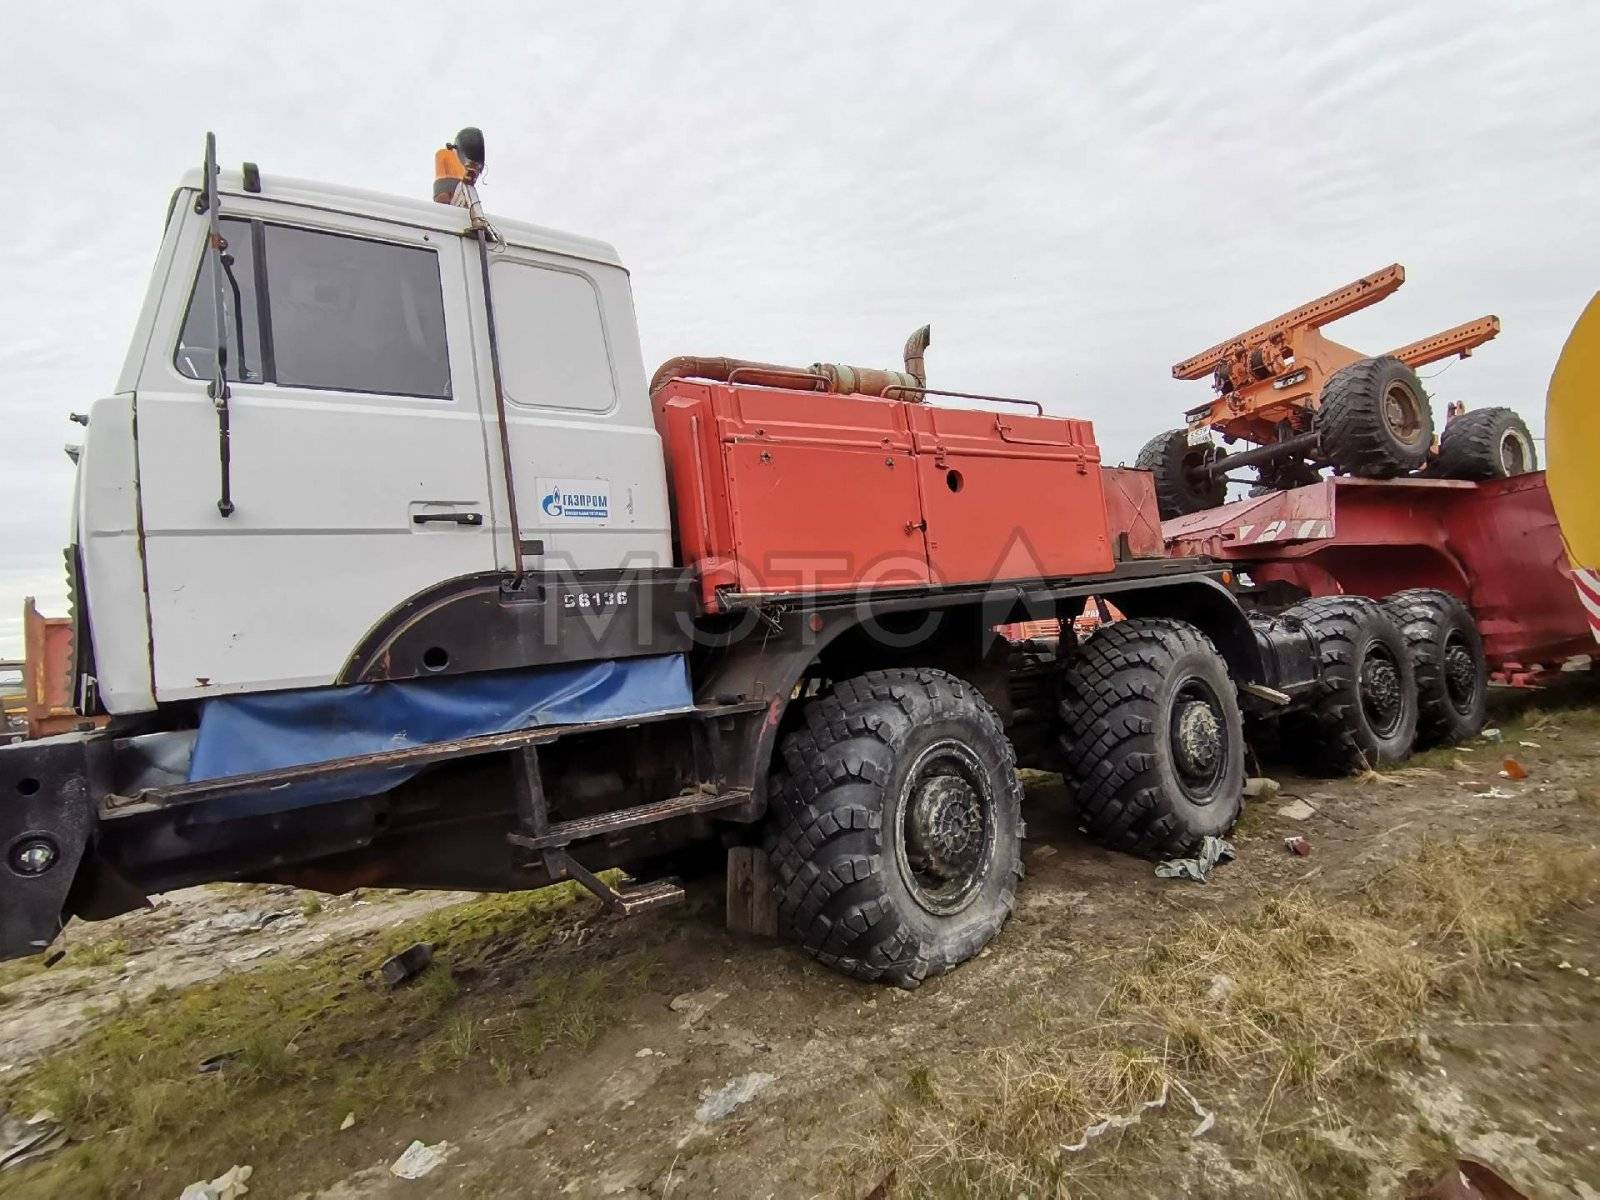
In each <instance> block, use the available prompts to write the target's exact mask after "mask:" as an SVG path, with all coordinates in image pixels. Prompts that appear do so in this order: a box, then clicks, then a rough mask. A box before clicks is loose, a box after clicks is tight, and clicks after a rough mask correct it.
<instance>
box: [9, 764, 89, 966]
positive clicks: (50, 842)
mask: <svg viewBox="0 0 1600 1200" xmlns="http://www.w3.org/2000/svg"><path fill="white" fill-rule="evenodd" d="M95 749H98V747H97V746H96V744H95V743H94V742H92V741H89V740H87V739H84V738H81V737H77V736H74V735H70V734H69V735H65V736H62V737H58V738H43V739H40V740H39V741H34V742H21V743H19V744H17V745H14V746H5V747H0V960H5V959H9V958H20V957H22V956H24V955H28V954H37V953H38V952H39V951H41V950H44V949H45V948H46V947H47V946H49V945H50V943H51V942H53V941H54V940H55V937H56V934H57V933H59V932H60V931H61V926H62V924H63V922H64V920H65V916H64V913H63V909H64V908H65V906H66V902H67V893H68V892H69V891H70V890H71V888H72V882H73V879H74V878H75V877H76V876H77V873H78V866H79V864H80V863H81V862H82V860H83V855H84V851H85V848H86V847H87V846H88V843H89V836H90V834H91V833H92V832H93V829H94V807H93V805H92V803H91V801H90V794H91V790H90V782H89V775H90V762H91V758H92V755H93V751H94V750H95Z"/></svg>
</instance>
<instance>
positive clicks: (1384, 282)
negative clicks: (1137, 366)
mask: <svg viewBox="0 0 1600 1200" xmlns="http://www.w3.org/2000/svg"><path fill="white" fill-rule="evenodd" d="M1405 281H1406V269H1405V268H1404V267H1403V266H1401V265H1400V264H1399V263H1391V264H1390V265H1389V266H1387V267H1384V268H1383V269H1382V270H1381V271H1374V272H1373V273H1372V274H1371V275H1367V276H1365V277H1363V278H1361V279H1358V280H1356V281H1355V282H1354V283H1349V284H1346V285H1345V286H1344V287H1342V288H1336V289H1335V290H1334V291H1331V292H1329V293H1328V294H1327V295H1326V296H1321V297H1318V298H1317V299H1315V300H1313V301H1311V302H1310V303H1309V304H1302V305H1301V306H1300V307H1299V308H1296V309H1292V310H1291V311H1289V312H1286V313H1284V314H1283V315H1282V316H1279V317H1274V318H1273V319H1272V320H1270V321H1265V322H1263V323H1262V324H1260V325H1257V326H1255V327H1254V328H1253V329H1250V330H1247V331H1246V332H1244V333H1241V334H1239V335H1237V336H1236V337H1231V338H1229V339H1228V340H1226V341H1223V342H1218V343H1217V344H1216V345H1215V346H1212V347H1211V348H1210V349H1209V350H1203V351H1201V352H1200V353H1199V354H1196V355H1194V356H1193V357H1192V358H1186V359H1184V360H1183V361H1182V362H1180V363H1178V364H1177V365H1176V366H1174V367H1173V368H1172V377H1173V378H1174V379H1202V378H1204V377H1206V376H1207V375H1209V376H1211V378H1212V383H1213V385H1214V386H1215V387H1216V389H1217V396H1216V398H1215V399H1214V400H1212V401H1211V402H1210V403H1209V404H1206V405H1203V406H1201V407H1199V408H1193V409H1190V410H1189V411H1188V412H1187V413H1185V414H1184V415H1185V417H1186V418H1187V421H1186V424H1187V426H1188V428H1189V429H1190V430H1191V431H1197V430H1202V429H1214V430H1216V431H1217V432H1218V433H1221V434H1222V435H1223V436H1224V437H1225V438H1227V439H1229V440H1232V439H1235V438H1242V439H1244V440H1246V441H1250V442H1256V443H1258V444H1261V445H1269V444H1271V443H1274V442H1278V441H1282V440H1284V439H1285V438H1287V437H1289V436H1291V435H1292V434H1294V433H1299V432H1303V431H1304V430H1306V429H1308V428H1309V427H1310V417H1311V414H1312V413H1313V412H1315V410H1316V408H1317V406H1318V405H1319V403H1320V402H1321V396H1322V388H1323V385H1324V384H1325V383H1326V382H1327V381H1328V380H1329V379H1330V378H1332V376H1333V375H1334V373H1335V372H1337V371H1339V370H1340V369H1341V368H1343V367H1347V366H1349V365H1351V364H1352V363H1355V362H1358V361H1360V360H1361V359H1363V358H1365V357H1367V356H1366V355H1364V354H1362V353H1361V352H1360V351H1359V350H1352V349H1351V348H1350V347H1349V346H1343V345H1340V344H1339V343H1338V342H1335V341H1333V340H1332V339H1331V338H1327V337H1324V336H1323V334H1322V327H1323V326H1324V325H1328V324H1331V323H1332V322H1334V321H1337V320H1339V318H1341V317H1347V316H1349V315H1350V314H1351V313H1355V312H1360V311H1361V310H1362V309H1364V308H1369V307H1371V306H1372V305H1374V304H1376V303H1378V301H1380V300H1383V299H1384V298H1386V297H1388V296H1391V295H1393V294H1394V293H1395V291H1396V290H1397V289H1398V288H1399V287H1400V285H1401V284H1403V283H1404V282H1405ZM1499 332H1500V319H1499V318H1498V317H1494V316H1488V317H1479V318H1478V319H1477V320H1476V321H1468V322H1467V323H1466V324H1464V325H1457V326H1456V327H1455V328H1453V329H1447V330H1445V331H1444V332H1443V333H1436V334H1434V335H1433V336H1432V337H1426V338H1422V339H1420V340H1419V341H1415V342H1412V343H1410V344H1409V345H1406V346H1402V347H1400V348H1399V349H1398V350H1391V351H1389V353H1388V355H1387V356H1386V357H1391V358H1398V359H1399V360H1400V361H1401V362H1403V363H1405V364H1406V365H1407V366H1408V367H1411V368H1412V369H1415V368H1417V367H1421V366H1425V365H1427V364H1428V363H1433V362H1438V361H1440V360H1441V359H1445V358H1449V357H1451V356H1452V355H1457V354H1459V355H1460V356H1461V357H1463V358H1465V357H1467V356H1468V355H1470V354H1471V353H1472V351H1473V350H1475V349H1476V348H1477V347H1479V346H1481V345H1483V344H1484V343H1485V342H1487V341H1489V340H1490V339H1492V338H1493V337H1494V336H1495V335H1496V334H1498V333H1499Z"/></svg>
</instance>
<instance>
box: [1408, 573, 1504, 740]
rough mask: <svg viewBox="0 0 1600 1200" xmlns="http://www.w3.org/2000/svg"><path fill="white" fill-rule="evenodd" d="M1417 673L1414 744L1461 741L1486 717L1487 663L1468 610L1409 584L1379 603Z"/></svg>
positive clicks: (1437, 593) (1432, 590)
mask: <svg viewBox="0 0 1600 1200" xmlns="http://www.w3.org/2000/svg"><path fill="white" fill-rule="evenodd" d="M1383 607H1384V611H1386V612H1387V613H1388V614H1389V616H1390V618H1391V619H1392V620H1393V621H1394V623H1395V624H1396V625H1397V626H1399V628H1400V634H1401V636H1402V637H1404V638H1405V640H1406V647H1407V651H1408V653H1409V655H1410V657H1411V662H1412V666H1413V667H1414V669H1415V671H1416V676H1417V743H1416V744H1417V745H1418V746H1443V745H1450V744H1451V743H1453V742H1460V741H1464V740H1465V739H1467V738H1469V737H1472V736H1473V735H1474V734H1476V733H1477V732H1478V731H1479V730H1480V729H1482V728H1483V723H1484V720H1485V719H1486V717H1487V715H1488V700H1489V664H1488V662H1487V661H1486V660H1485V659H1484V656H1483V638H1482V637H1481V636H1480V635H1479V633H1478V625H1477V622H1476V621H1474V620H1473V619H1472V612H1471V610H1469V609H1468V608H1467V606H1466V605H1465V604H1463V603H1462V602H1461V601H1460V600H1458V599H1457V598H1456V597H1454V596H1452V595H1451V594H1450V593H1449V592H1442V591H1439V590H1437V589H1435V588H1408V589H1406V590H1405V591H1403V592H1396V593H1395V594H1394V595H1392V596H1389V597H1387V598H1386V599H1385V600H1384V602H1383Z"/></svg>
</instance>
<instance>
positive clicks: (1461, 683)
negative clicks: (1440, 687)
mask: <svg viewBox="0 0 1600 1200" xmlns="http://www.w3.org/2000/svg"><path fill="white" fill-rule="evenodd" d="M1444 686H1445V691H1446V692H1448V693H1449V695H1450V703H1451V704H1452V705H1454V706H1455V708H1456V710H1457V711H1458V712H1466V711H1467V710H1468V709H1470V708H1471V707H1472V702H1473V700H1474V699H1476V698H1477V697H1476V693H1477V691H1478V663H1477V660H1476V659H1475V658H1474V657H1473V654H1472V650H1471V649H1470V648H1469V647H1467V646H1466V645H1465V644H1463V643H1462V641H1461V640H1460V639H1459V638H1452V639H1451V640H1450V642H1449V643H1448V644H1447V645H1446V646H1445V651H1444Z"/></svg>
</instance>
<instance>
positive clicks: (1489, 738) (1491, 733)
mask: <svg viewBox="0 0 1600 1200" xmlns="http://www.w3.org/2000/svg"><path fill="white" fill-rule="evenodd" d="M1478 736H1479V737H1480V738H1482V739H1483V740H1484V741H1486V742H1498V741H1499V740H1500V731H1499V730H1498V729H1495V728H1492V727H1491V728H1489V729H1485V730H1483V731H1482V732H1481V733H1479V734H1478Z"/></svg>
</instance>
